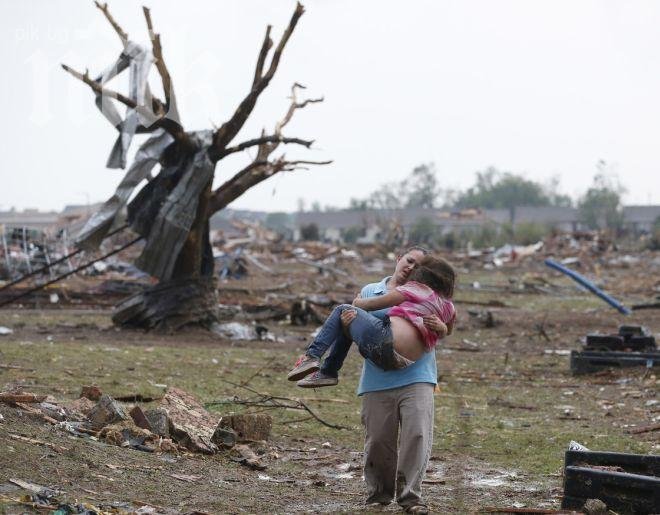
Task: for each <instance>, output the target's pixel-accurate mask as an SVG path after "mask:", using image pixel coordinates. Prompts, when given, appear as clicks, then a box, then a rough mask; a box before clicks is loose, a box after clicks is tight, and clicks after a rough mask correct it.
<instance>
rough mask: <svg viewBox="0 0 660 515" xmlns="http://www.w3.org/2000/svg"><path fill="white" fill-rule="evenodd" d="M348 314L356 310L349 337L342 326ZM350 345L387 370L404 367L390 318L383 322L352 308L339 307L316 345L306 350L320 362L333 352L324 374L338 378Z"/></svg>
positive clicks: (318, 335) (345, 305) (324, 327)
mask: <svg viewBox="0 0 660 515" xmlns="http://www.w3.org/2000/svg"><path fill="white" fill-rule="evenodd" d="M345 310H353V311H355V312H356V315H357V316H356V317H355V319H354V320H353V322H351V324H350V325H349V326H348V333H349V336H348V337H347V336H346V334H345V333H344V326H343V325H342V323H341V314H342V313H343V312H344V311H345ZM351 342H355V343H356V344H357V346H358V349H359V351H360V354H361V355H362V357H364V358H366V359H370V360H371V361H373V362H374V363H375V364H376V365H378V366H379V367H381V368H382V369H384V370H393V369H395V368H400V367H401V366H402V365H401V364H400V360H398V359H397V358H396V354H395V353H394V347H393V343H394V340H393V338H392V328H391V327H390V321H389V318H388V317H385V319H383V320H381V319H380V318H377V317H375V316H373V315H372V314H370V313H369V312H367V311H365V310H363V309H360V308H356V307H355V306H351V305H350V304H340V305H339V306H337V307H336V308H335V309H334V310H333V311H332V313H331V314H330V316H329V317H328V319H327V320H326V321H325V323H324V324H323V327H321V330H320V331H319V333H318V334H317V335H316V337H315V338H314V341H313V342H312V343H311V344H310V345H309V347H308V348H307V353H306V354H307V355H308V356H312V357H314V358H317V359H319V360H320V359H321V357H322V356H323V355H324V354H325V353H326V352H327V351H328V349H331V350H330V354H329V355H328V357H327V358H326V359H325V361H324V362H323V366H322V367H321V372H323V373H324V374H327V375H329V376H332V377H337V375H338V373H339V369H341V367H342V364H343V363H344V359H345V358H346V355H347V354H348V351H349V350H350V348H351Z"/></svg>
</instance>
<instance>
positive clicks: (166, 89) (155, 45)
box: [142, 6, 172, 112]
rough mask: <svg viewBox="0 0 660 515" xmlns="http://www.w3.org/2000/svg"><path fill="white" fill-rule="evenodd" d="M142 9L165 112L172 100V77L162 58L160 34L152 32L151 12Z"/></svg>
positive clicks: (147, 9)
mask: <svg viewBox="0 0 660 515" xmlns="http://www.w3.org/2000/svg"><path fill="white" fill-rule="evenodd" d="M142 10H143V11H144V18H145V20H146V21H147V29H148V30H149V39H151V47H152V52H153V54H154V57H155V58H156V69H157V70H158V73H159V74H160V78H161V81H162V83H163V93H164V95H165V112H167V111H169V109H170V103H171V101H172V77H171V76H170V72H169V71H168V69H167V66H166V65H165V59H164V58H163V47H162V46H161V44H160V34H156V33H155V32H154V27H153V23H152V21H151V12H150V11H149V8H148V7H146V6H143V7H142Z"/></svg>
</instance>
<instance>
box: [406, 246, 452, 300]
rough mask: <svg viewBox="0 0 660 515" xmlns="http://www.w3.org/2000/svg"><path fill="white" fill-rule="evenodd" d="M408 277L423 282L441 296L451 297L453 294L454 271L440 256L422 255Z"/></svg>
mask: <svg viewBox="0 0 660 515" xmlns="http://www.w3.org/2000/svg"><path fill="white" fill-rule="evenodd" d="M408 279H409V280H410V281H417V282H418V283H422V284H425V285H426V286H428V287H429V288H431V289H432V290H434V291H436V292H437V293H439V294H440V295H442V296H443V297H448V298H451V297H453V295H454V284H455V283H456V271H455V270H454V268H453V267H452V266H451V265H450V264H449V263H448V262H447V261H445V260H444V259H442V258H436V257H433V256H431V255H426V256H424V257H423V258H422V259H421V260H420V262H419V264H418V265H417V266H416V267H415V269H414V270H413V271H412V273H411V274H410V277H409V278H408Z"/></svg>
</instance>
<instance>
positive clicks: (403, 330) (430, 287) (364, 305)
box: [287, 255, 456, 387]
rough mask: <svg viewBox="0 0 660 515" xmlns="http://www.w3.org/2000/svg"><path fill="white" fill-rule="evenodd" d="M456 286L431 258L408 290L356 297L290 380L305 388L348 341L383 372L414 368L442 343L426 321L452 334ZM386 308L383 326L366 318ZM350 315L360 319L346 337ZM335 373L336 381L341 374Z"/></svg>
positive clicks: (335, 315) (448, 269)
mask: <svg viewBox="0 0 660 515" xmlns="http://www.w3.org/2000/svg"><path fill="white" fill-rule="evenodd" d="M455 281H456V273H455V271H454V269H453V268H452V266H451V265H450V264H449V263H448V262H447V261H445V260H444V259H441V258H435V257H433V256H429V255H427V256H424V257H423V258H422V259H421V261H420V262H419V264H418V266H417V267H416V268H415V269H414V270H413V272H412V274H411V275H410V278H409V280H408V281H407V282H406V283H405V284H404V285H402V286H398V287H396V288H394V289H393V290H391V291H389V292H388V293H386V294H385V295H381V296H378V297H372V298H369V299H362V298H359V297H358V298H356V299H355V300H354V301H353V305H348V304H341V305H339V306H337V307H336V308H335V309H334V310H333V312H332V314H331V315H330V316H329V317H328V319H327V320H326V321H325V323H324V324H323V327H322V328H321V330H320V331H319V333H318V335H317V336H316V337H315V338H314V341H312V343H311V344H310V345H309V347H308V348H307V351H306V352H305V354H304V355H302V356H301V357H300V358H299V359H298V361H297V362H296V364H295V366H294V368H293V369H292V370H291V371H290V372H289V374H288V376H287V378H288V379H289V380H290V381H299V382H298V385H299V386H303V387H305V386H306V385H305V381H304V378H305V376H307V375H308V374H311V373H312V372H315V371H317V370H318V369H319V367H320V360H321V358H322V356H323V354H325V352H326V351H327V350H328V349H329V348H330V347H331V346H332V345H333V344H335V343H336V342H337V343H340V344H345V343H347V340H352V341H354V342H355V343H356V344H357V345H358V349H359V351H360V354H361V355H362V356H363V357H364V358H367V359H369V360H371V361H372V362H373V363H375V364H376V365H378V366H379V367H380V368H382V369H383V370H395V369H400V368H404V367H406V366H408V365H410V364H412V363H414V362H415V361H417V360H418V359H419V358H420V357H422V356H423V355H424V353H425V352H429V351H431V350H433V348H434V347H435V345H436V344H437V341H438V334H437V333H436V332H434V331H430V330H429V329H427V328H426V327H425V326H424V322H423V317H424V316H427V315H436V316H438V318H440V320H441V321H442V322H443V323H445V324H446V325H447V328H448V333H451V330H452V327H453V323H454V320H455V318H456V310H455V308H454V305H453V303H452V301H451V297H452V296H453V293H454V284H455ZM383 308H391V309H390V310H389V313H388V316H386V317H385V318H384V319H383V320H381V319H379V318H376V317H375V316H373V315H371V314H370V313H368V312H367V311H373V310H378V309H383ZM349 309H350V310H354V311H355V312H356V317H355V319H354V320H353V321H352V322H351V324H350V325H349V326H348V333H349V334H348V335H346V334H345V332H344V327H343V326H342V323H341V314H342V313H343V312H344V311H345V310H349ZM349 346H350V342H348V344H347V345H343V347H344V348H345V349H346V351H348V349H349ZM340 361H343V360H340ZM331 372H335V374H333V375H334V376H336V375H337V374H336V372H338V370H337V371H331ZM334 384H336V383H334ZM328 386H329V385H328Z"/></svg>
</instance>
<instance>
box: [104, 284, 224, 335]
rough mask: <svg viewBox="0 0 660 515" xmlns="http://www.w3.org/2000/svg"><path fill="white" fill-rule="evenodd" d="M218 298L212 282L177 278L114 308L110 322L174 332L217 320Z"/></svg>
mask: <svg viewBox="0 0 660 515" xmlns="http://www.w3.org/2000/svg"><path fill="white" fill-rule="evenodd" d="M218 302H219V301H218V295H217V292H216V290H215V285H214V284H213V281H212V280H210V279H209V278H204V279H179V280H174V281H166V282H161V283H159V284H157V285H155V286H151V287H149V288H147V289H146V290H144V291H141V292H139V293H136V294H134V295H132V296H130V297H128V298H127V299H125V300H123V301H122V302H120V303H119V304H117V305H116V306H115V310H114V312H113V314H112V321H113V322H114V323H115V324H116V325H119V326H124V327H138V328H143V329H161V330H172V331H174V330H177V329H180V328H181V327H183V326H186V325H191V324H198V325H203V326H207V327H208V326H210V325H211V324H212V323H213V322H217V321H218V308H217V306H218Z"/></svg>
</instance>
